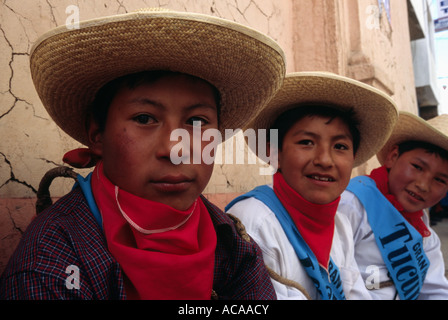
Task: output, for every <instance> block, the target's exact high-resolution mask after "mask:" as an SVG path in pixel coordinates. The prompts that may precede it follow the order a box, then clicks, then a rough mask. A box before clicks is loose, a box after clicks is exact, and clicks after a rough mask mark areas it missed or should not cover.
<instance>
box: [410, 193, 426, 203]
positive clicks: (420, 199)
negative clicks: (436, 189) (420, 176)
mask: <svg viewBox="0 0 448 320" xmlns="http://www.w3.org/2000/svg"><path fill="white" fill-rule="evenodd" d="M407 192H408V194H409V195H410V196H411V197H412V198H414V199H416V200H418V201H425V199H423V198H422V197H420V196H419V195H418V194H416V193H414V192H412V191H407Z"/></svg>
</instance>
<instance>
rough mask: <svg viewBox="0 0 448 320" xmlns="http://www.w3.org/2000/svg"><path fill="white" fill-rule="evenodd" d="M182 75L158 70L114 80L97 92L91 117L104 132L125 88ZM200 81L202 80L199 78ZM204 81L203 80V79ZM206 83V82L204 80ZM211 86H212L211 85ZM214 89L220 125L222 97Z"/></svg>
mask: <svg viewBox="0 0 448 320" xmlns="http://www.w3.org/2000/svg"><path fill="white" fill-rule="evenodd" d="M180 74H182V73H179V72H173V71H165V70H156V71H142V72H138V73H133V74H128V75H125V76H122V77H120V78H117V79H114V80H112V81H110V82H108V83H107V84H105V85H104V86H103V87H101V89H100V90H99V91H98V92H97V94H96V96H95V99H94V101H93V102H92V104H91V105H90V107H89V113H90V114H89V116H91V117H93V119H94V121H95V122H96V123H97V124H98V126H99V130H100V131H104V129H105V126H106V120H107V114H108V111H109V107H110V104H111V103H112V100H113V99H114V97H115V95H116V94H117V92H118V91H119V90H120V89H121V88H122V87H123V86H126V87H127V88H128V89H135V88H137V87H138V86H140V85H143V84H150V83H154V82H156V81H157V80H159V79H160V78H163V77H165V76H169V75H180ZM188 76H190V77H193V78H196V77H194V76H192V75H188ZM197 79H200V78H197ZM201 80H202V79H201ZM203 81H205V80H203ZM210 85H211V84H210ZM211 86H212V87H213V93H214V95H215V101H216V106H217V111H218V123H219V114H220V102H221V95H220V93H219V91H218V89H216V88H215V86H213V85H211Z"/></svg>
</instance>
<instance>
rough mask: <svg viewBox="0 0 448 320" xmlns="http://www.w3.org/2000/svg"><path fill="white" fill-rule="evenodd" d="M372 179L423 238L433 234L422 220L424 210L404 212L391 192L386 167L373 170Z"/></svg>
mask: <svg viewBox="0 0 448 320" xmlns="http://www.w3.org/2000/svg"><path fill="white" fill-rule="evenodd" d="M369 177H370V178H372V179H373V180H374V181H375V183H376V186H377V188H378V190H380V192H381V193H382V194H383V195H384V196H385V197H386V199H387V200H389V202H390V203H392V205H393V206H394V207H395V209H397V210H398V212H400V213H401V215H402V216H403V217H404V218H405V219H406V220H407V221H408V222H409V223H410V224H411V225H412V226H413V227H414V228H415V229H416V230H417V231H418V232H419V233H420V234H421V235H422V236H423V237H429V236H430V235H431V232H430V231H429V229H428V228H427V227H426V225H425V223H424V222H423V220H422V217H423V214H424V213H423V210H420V211H416V212H404V209H403V206H402V205H401V204H400V203H399V202H398V200H397V199H396V198H395V196H394V195H393V194H391V193H390V191H389V172H388V171H387V168H386V167H385V166H382V167H379V168H377V169H374V170H372V172H371V173H370V175H369Z"/></svg>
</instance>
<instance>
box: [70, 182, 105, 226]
mask: <svg viewBox="0 0 448 320" xmlns="http://www.w3.org/2000/svg"><path fill="white" fill-rule="evenodd" d="M91 179H92V173H89V175H88V176H87V177H86V178H84V177H83V176H81V175H79V174H78V176H77V182H76V183H75V185H74V186H73V189H74V188H76V187H77V186H79V187H81V190H82V193H83V194H84V197H85V198H86V200H87V204H88V205H89V208H90V211H92V214H93V217H94V218H95V220H96V222H97V223H98V226H99V227H100V228H101V229H103V217H101V213H100V210H99V209H98V206H97V205H96V202H95V198H94V197H93V193H92V186H91V184H90V181H91Z"/></svg>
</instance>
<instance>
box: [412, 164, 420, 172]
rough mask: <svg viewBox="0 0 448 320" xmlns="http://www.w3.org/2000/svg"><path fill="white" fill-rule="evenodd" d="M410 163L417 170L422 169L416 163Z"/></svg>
mask: <svg viewBox="0 0 448 320" xmlns="http://www.w3.org/2000/svg"><path fill="white" fill-rule="evenodd" d="M411 165H412V166H413V167H414V168H415V169H417V170H419V171H421V170H422V167H420V166H419V165H418V164H415V163H411Z"/></svg>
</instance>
